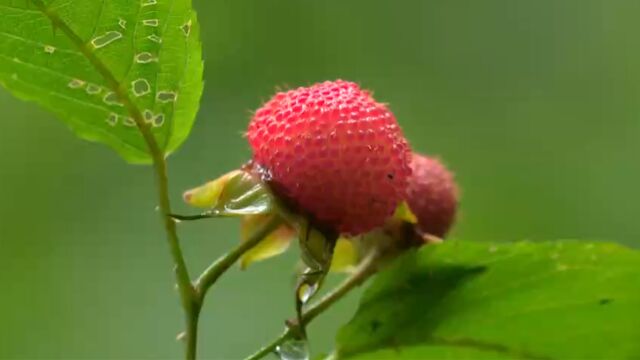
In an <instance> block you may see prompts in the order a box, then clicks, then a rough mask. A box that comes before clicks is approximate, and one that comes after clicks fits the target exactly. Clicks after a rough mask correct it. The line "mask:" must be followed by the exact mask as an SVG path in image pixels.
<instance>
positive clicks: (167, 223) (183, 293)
mask: <svg viewBox="0 0 640 360" xmlns="http://www.w3.org/2000/svg"><path fill="white" fill-rule="evenodd" d="M31 1H32V2H33V4H34V5H35V6H36V7H37V8H38V9H39V10H40V11H41V12H42V13H43V14H44V15H45V16H46V17H47V18H48V19H49V20H50V21H51V23H52V24H53V27H54V28H57V29H59V30H60V31H62V32H63V33H64V34H65V35H66V36H67V37H68V38H69V40H71V42H72V43H73V44H74V45H75V46H76V47H77V48H78V50H79V51H80V52H81V53H82V54H83V55H84V56H85V57H86V58H87V60H89V62H90V63H91V65H92V66H93V67H94V68H95V69H96V70H97V71H98V72H99V73H100V75H102V77H103V78H104V79H105V81H106V82H107V84H108V85H109V87H110V88H111V90H112V91H113V92H114V93H115V94H116V96H117V97H118V99H119V100H120V101H122V103H123V105H124V106H125V107H126V109H127V111H128V112H129V114H130V115H131V117H132V118H133V119H134V121H135V123H136V125H137V127H138V130H139V131H140V133H141V134H142V137H143V138H144V140H145V143H146V144H147V147H148V148H149V154H150V155H151V158H152V160H153V168H154V172H155V178H156V185H157V190H158V202H159V204H158V206H159V208H160V214H161V216H162V221H163V223H164V228H165V231H166V233H167V240H168V242H169V248H170V251H171V256H172V257H173V263H174V267H175V273H176V280H177V283H178V289H179V291H180V299H181V302H182V307H183V309H184V311H185V318H186V324H187V329H186V333H185V336H186V338H185V342H186V348H187V349H186V358H187V359H195V357H196V342H197V339H196V335H197V318H198V313H199V310H200V309H199V306H198V304H197V303H196V301H195V300H196V297H195V291H194V288H193V286H192V285H191V278H190V277H189V272H188V270H187V266H186V264H185V261H184V257H183V255H182V250H181V249H180V242H179V239H178V233H177V231H176V223H175V221H174V220H173V219H171V218H170V217H169V214H171V202H170V201H169V180H168V178H167V163H166V161H165V157H164V151H163V150H162V149H160V147H159V146H158V143H157V141H156V139H155V137H154V136H153V133H152V132H151V128H150V127H149V124H147V123H146V122H145V121H144V118H143V116H142V113H141V112H140V109H139V108H138V107H137V106H136V105H135V103H134V102H133V101H132V100H131V99H130V98H129V95H128V94H127V92H126V90H124V89H123V88H122V87H121V86H120V82H119V81H118V80H117V79H116V78H115V76H114V75H113V73H112V72H111V70H110V69H109V68H108V67H107V66H106V65H105V64H104V63H103V62H102V60H101V59H100V58H98V56H96V54H95V52H94V51H93V50H92V49H91V48H89V47H88V45H87V44H86V43H85V41H84V40H82V38H80V36H79V35H78V34H76V33H75V32H74V31H73V30H72V29H71V28H70V27H69V26H68V25H67V23H66V22H65V21H64V20H63V19H62V18H61V17H60V16H58V14H57V13H56V12H55V10H53V9H51V8H49V7H48V6H47V5H46V4H45V3H44V2H43V1H42V0H31Z"/></svg>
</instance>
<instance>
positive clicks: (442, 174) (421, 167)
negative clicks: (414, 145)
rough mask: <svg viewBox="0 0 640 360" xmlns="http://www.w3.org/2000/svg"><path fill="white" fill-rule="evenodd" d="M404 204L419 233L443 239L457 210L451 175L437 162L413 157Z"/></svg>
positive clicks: (430, 158) (454, 185)
mask: <svg viewBox="0 0 640 360" xmlns="http://www.w3.org/2000/svg"><path fill="white" fill-rule="evenodd" d="M411 168H412V169H413V173H412V175H411V178H410V180H409V187H408V191H407V193H408V195H407V203H408V204H409V207H410V208H411V210H412V211H413V213H414V214H415V215H416V217H417V218H418V226H419V227H420V230H421V231H423V232H424V233H427V234H429V235H434V236H437V237H440V238H443V237H445V235H446V234H447V232H449V229H450V228H451V226H452V225H453V223H454V221H455V217H456V211H457V208H458V187H457V185H456V183H455V180H454V177H453V174H452V173H451V172H450V171H449V170H448V169H447V168H446V167H445V166H444V165H443V164H442V163H441V162H440V161H439V160H438V159H436V158H433V157H429V156H424V155H420V154H413V159H412V161H411Z"/></svg>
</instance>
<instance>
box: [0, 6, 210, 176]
mask: <svg viewBox="0 0 640 360" xmlns="http://www.w3.org/2000/svg"><path fill="white" fill-rule="evenodd" d="M0 19H1V21H0V83H1V84H2V85H4V86H5V87H6V88H7V89H9V91H11V92H12V93H13V94H15V95H16V96H18V97H20V98H22V99H25V100H30V101H35V102H37V103H39V104H40V105H42V106H44V107H45V108H47V109H49V110H51V111H53V112H54V113H55V114H57V115H58V117H60V118H61V119H62V120H63V121H64V122H65V123H67V124H68V125H69V126H70V127H71V128H72V129H73V130H74V131H75V132H76V134H78V136H80V137H82V138H84V139H87V140H92V141H98V142H102V143H105V144H108V145H109V146H111V147H112V148H114V149H115V150H116V151H117V152H118V153H119V154H120V155H122V156H123V157H124V158H125V159H126V160H127V161H130V162H134V163H146V162H149V161H150V156H149V153H148V151H147V145H146V142H145V141H144V139H143V136H142V135H141V133H140V132H139V131H138V129H137V128H136V127H137V126H144V127H146V128H148V129H149V130H150V131H151V133H152V134H153V136H154V137H155V140H156V142H157V144H158V146H159V147H160V150H162V151H164V153H165V154H169V153H171V152H172V151H174V150H175V149H176V148H177V147H178V146H179V145H180V144H181V143H182V142H183V141H184V140H185V138H186V137H187V135H188V134H189V131H190V130H191V127H192V125H193V121H194V119H195V115H196V111H197V108H198V103H199V101H200V95H201V93H202V59H201V47H200V39H199V30H198V23H197V20H196V15H195V13H194V11H193V10H192V8H191V1H190V0H172V1H169V0H66V1H56V0H48V1H44V0H0Z"/></svg>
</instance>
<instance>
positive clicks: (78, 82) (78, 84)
mask: <svg viewBox="0 0 640 360" xmlns="http://www.w3.org/2000/svg"><path fill="white" fill-rule="evenodd" d="M84 84H86V82H84V81H82V80H80V79H71V81H69V83H68V84H67V86H68V87H70V88H72V89H80V88H81V87H83V86H84Z"/></svg>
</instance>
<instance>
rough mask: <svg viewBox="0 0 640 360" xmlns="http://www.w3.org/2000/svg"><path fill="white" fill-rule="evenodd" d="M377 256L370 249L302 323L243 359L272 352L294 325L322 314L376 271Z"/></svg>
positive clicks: (313, 306)
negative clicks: (350, 272)
mask: <svg viewBox="0 0 640 360" xmlns="http://www.w3.org/2000/svg"><path fill="white" fill-rule="evenodd" d="M378 258H379V252H378V251H377V250H375V249H374V250H372V251H371V252H370V253H369V254H368V255H367V256H366V257H365V258H364V259H362V261H361V262H360V264H359V265H358V267H357V268H356V270H355V271H354V272H353V273H352V274H351V275H349V277H347V278H346V279H345V280H344V281H343V282H342V283H341V284H340V285H338V286H336V287H335V288H334V289H333V290H332V291H331V292H329V293H328V294H326V295H325V296H324V297H323V298H322V299H320V300H319V301H318V302H317V303H315V304H313V305H311V306H310V307H309V309H308V310H307V311H305V312H304V313H303V314H302V324H298V325H295V326H294V327H291V326H289V327H288V328H287V329H286V330H285V331H284V333H282V334H281V335H280V336H278V337H277V338H275V339H274V340H273V341H272V342H271V343H269V344H268V345H266V346H264V347H263V348H261V349H260V350H258V351H257V352H256V353H254V354H253V355H251V356H249V357H247V358H246V359H245V360H259V359H262V358H263V357H265V356H267V355H269V354H270V353H272V352H274V351H275V350H276V349H277V348H278V346H280V345H282V344H283V343H284V342H285V341H287V340H289V339H291V338H292V337H293V336H294V334H296V333H297V331H296V329H295V327H297V326H305V325H307V324H308V323H310V322H311V321H313V319H315V318H316V317H317V316H318V315H320V314H322V313H323V312H324V311H325V310H327V309H328V308H329V307H331V305H333V304H334V303H336V302H337V301H338V300H340V299H342V298H343V297H344V296H345V295H346V294H348V293H349V292H350V291H351V290H353V289H354V288H356V287H357V286H359V285H360V284H362V283H363V282H364V281H366V280H367V279H368V278H369V277H370V276H371V275H373V274H374V273H375V272H376V265H377V260H378Z"/></svg>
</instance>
